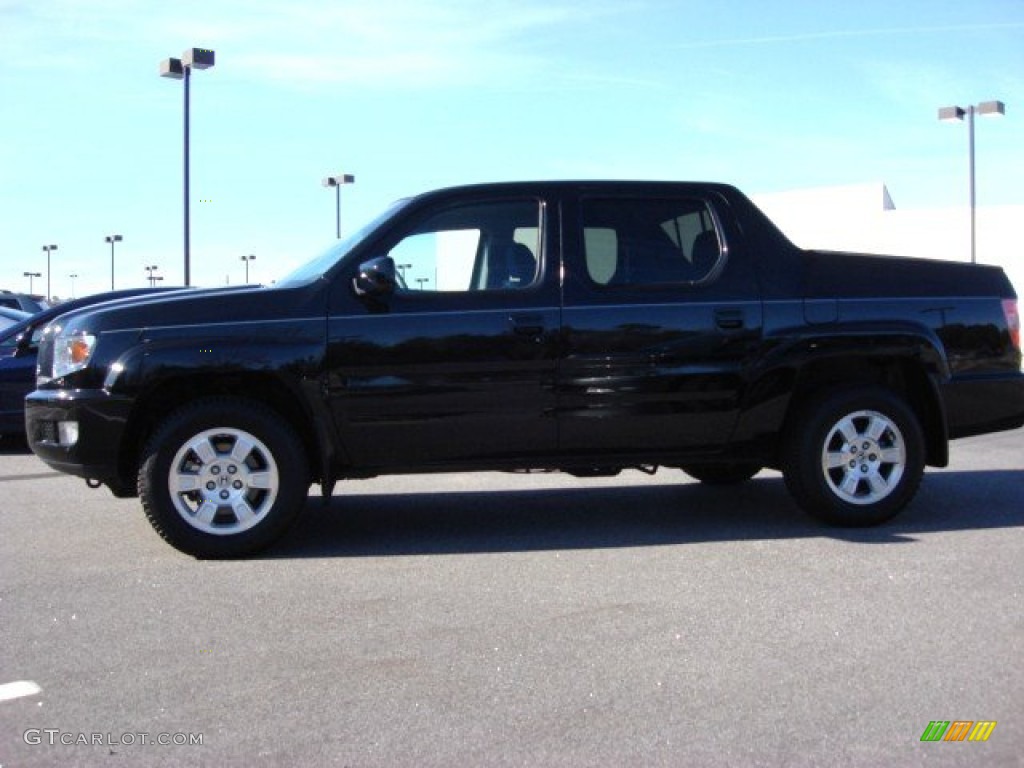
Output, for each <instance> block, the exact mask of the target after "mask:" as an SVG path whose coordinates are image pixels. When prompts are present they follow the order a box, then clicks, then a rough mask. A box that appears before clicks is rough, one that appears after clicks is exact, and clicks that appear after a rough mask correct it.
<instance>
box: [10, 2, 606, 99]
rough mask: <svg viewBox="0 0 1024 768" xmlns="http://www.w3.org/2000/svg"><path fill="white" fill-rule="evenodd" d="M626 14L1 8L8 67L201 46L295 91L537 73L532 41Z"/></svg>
mask: <svg viewBox="0 0 1024 768" xmlns="http://www.w3.org/2000/svg"><path fill="white" fill-rule="evenodd" d="M0 2H3V0H0ZM622 8H623V6H611V5H603V4H602V2H597V3H593V2H591V3H587V2H585V0H554V1H553V2H550V1H549V2H541V1H540V0H519V1H518V2H516V3H514V4H510V3H507V2H496V1H489V0H484V1H481V0H475V1H474V0H431V1H429V2H425V1H424V0H374V2H372V3H370V2H365V0H336V1H335V2H324V1H323V0H291V1H289V0H205V1H204V0H180V1H179V2H175V3H163V4H155V3H152V2H143V0H88V1H87V2H86V1H83V0H46V1H45V2H44V1H42V0H40V1H39V2H34V3H13V4H12V3H10V2H5V3H4V4H3V5H0V19H3V24H2V26H3V27H4V28H5V31H3V32H0V34H2V36H3V37H2V40H3V42H4V44H5V47H6V48H7V50H6V51H5V61H6V62H7V63H6V66H10V67H14V68H18V69H22V70H24V69H51V70H52V69H60V68H67V69H71V68H75V67H80V66H92V67H95V66H102V62H97V61H96V50H97V46H98V45H101V46H102V45H105V46H107V47H108V50H110V52H111V54H112V55H117V56H118V57H121V58H125V57H138V56H143V55H148V56H150V57H153V56H155V57H156V58H157V59H158V58H159V57H161V56H166V55H176V54H177V52H178V51H179V50H180V49H181V48H184V47H186V46H188V45H197V46H210V47H213V48H217V49H219V50H218V52H220V51H221V50H223V51H224V53H223V54H222V57H223V56H224V55H225V54H227V52H228V51H230V52H231V55H232V57H233V58H232V66H233V68H234V69H235V70H236V71H237V72H242V73H244V76H245V77H247V78H250V79H251V78H256V79H267V80H271V81H275V82H279V83H286V84H289V85H293V86H294V87H298V88H308V87H315V85H316V84H317V83H332V82H345V83H349V84H360V83H365V84H366V85H368V86H379V85H381V84H384V85H388V86H394V85H406V84H407V85H411V86H423V85H425V84H433V85H442V86H443V85H451V84H455V85H462V84H466V83H476V82H481V81H484V80H487V81H491V80H492V79H494V78H497V79H508V78H520V77H522V76H524V75H529V74H533V73H535V72H537V71H538V69H539V68H540V67H541V66H542V63H543V56H544V54H543V53H541V52H540V51H538V46H537V44H536V35H535V33H537V32H540V31H544V30H549V29H555V30H559V31H561V30H562V28H563V27H568V25H569V24H570V23H573V24H579V23H580V22H585V21H586V20H587V19H588V18H594V17H596V16H599V15H603V14H607V13H620V12H622ZM143 50H145V51H146V52H145V53H143ZM225 63H227V62H225ZM382 80H383V81H384V82H383V83H382V82H381V81H382Z"/></svg>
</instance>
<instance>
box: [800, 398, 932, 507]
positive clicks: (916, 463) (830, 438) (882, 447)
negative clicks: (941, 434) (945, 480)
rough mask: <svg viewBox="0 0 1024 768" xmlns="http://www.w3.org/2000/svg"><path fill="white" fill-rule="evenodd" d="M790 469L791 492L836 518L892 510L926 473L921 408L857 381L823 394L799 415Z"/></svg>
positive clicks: (906, 498)
mask: <svg viewBox="0 0 1024 768" xmlns="http://www.w3.org/2000/svg"><path fill="white" fill-rule="evenodd" d="M783 472H784V475H785V479H786V485H787V487H788V488H789V491H790V493H791V494H792V495H793V497H794V498H795V499H796V500H797V502H798V503H799V504H800V506H801V507H803V508H804V509H805V510H806V511H807V512H809V513H810V514H811V515H813V516H815V517H817V518H818V519H820V520H823V521H825V522H827V523H831V524H833V525H844V526H865V525H875V524H878V523H881V522H884V521H885V520H888V519H889V518H891V517H893V516H894V515H895V514H896V513H898V512H899V511H900V510H901V509H903V508H904V507H905V506H906V505H907V504H908V503H909V502H910V500H911V499H912V498H913V497H914V494H915V493H916V492H917V488H918V486H919V485H920V482H921V477H922V475H923V474H924V437H923V433H922V430H921V425H920V422H919V421H918V418H917V415H916V414H915V413H914V411H913V410H912V409H911V408H910V407H909V406H908V405H907V404H906V403H905V402H904V401H903V400H902V399H900V398H899V397H897V396H896V395H895V394H893V393H892V392H890V391H889V390H886V389H882V388H878V387H856V388H851V389H846V390H842V391H839V392H832V393H828V394H824V395H821V396H818V397H817V398H815V399H813V400H811V401H810V402H809V403H808V404H807V406H806V407H805V408H804V409H802V410H801V411H800V413H799V415H798V418H796V419H794V422H793V425H792V427H791V428H790V431H789V434H788V436H787V441H786V447H785V456H784V466H783Z"/></svg>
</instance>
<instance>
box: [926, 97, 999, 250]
mask: <svg viewBox="0 0 1024 768" xmlns="http://www.w3.org/2000/svg"><path fill="white" fill-rule="evenodd" d="M975 114H979V115H1005V114H1006V105H1005V104H1004V103H1003V102H1001V101H983V102H981V103H980V104H978V105H977V106H975V105H973V104H972V105H970V106H968V107H967V108H966V109H964V108H963V107H959V106H955V105H954V106H952V107H942V108H941V109H939V120H941V121H942V122H947V123H948V122H954V121H962V120H963V119H964V117H965V116H966V117H967V147H968V187H969V190H968V193H969V196H970V206H971V263H972V264H975V263H977V246H976V232H977V215H976V210H977V206H976V203H975V194H974V115H975Z"/></svg>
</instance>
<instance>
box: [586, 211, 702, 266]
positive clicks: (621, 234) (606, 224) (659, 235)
mask: <svg viewBox="0 0 1024 768" xmlns="http://www.w3.org/2000/svg"><path fill="white" fill-rule="evenodd" d="M581 214H582V221H583V247H584V252H585V256H586V264H587V273H588V276H589V277H590V279H591V280H592V281H593V282H595V283H597V284H599V285H608V286H615V285H658V284H665V283H694V282H700V281H702V280H706V279H708V278H709V277H711V276H712V275H713V274H714V273H715V272H716V270H717V269H718V265H719V262H720V261H721V258H722V247H721V242H722V241H721V239H720V237H719V234H718V230H717V228H716V227H715V220H714V217H713V216H712V214H711V210H710V209H709V208H708V205H707V203H705V202H704V201H703V200H696V199H689V198H683V199H643V198H634V199H630V198H625V199H623V198H614V199H613V198H608V199H601V198H590V199H585V200H584V201H583V203H582V211H581Z"/></svg>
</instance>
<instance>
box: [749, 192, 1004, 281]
mask: <svg viewBox="0 0 1024 768" xmlns="http://www.w3.org/2000/svg"><path fill="white" fill-rule="evenodd" d="M752 198H753V200H754V202H755V203H756V204H757V205H758V207H760V208H761V210H763V211H764V212H765V213H766V214H767V215H768V217H769V218H771V219H772V221H774V222H775V224H776V225H778V227H779V228H780V229H781V230H782V231H783V232H785V233H786V235H787V236H788V237H789V238H790V239H791V240H792V241H793V242H794V243H796V244H797V245H799V246H801V247H802V248H820V249H824V250H833V251H857V252H860V253H885V254H894V255H897V256H918V257H923V258H933V259H943V260H947V261H970V260H971V234H970V233H971V230H970V226H971V225H970V211H969V209H968V208H967V207H966V206H961V207H951V208H920V209H909V208H908V209H899V208H897V207H896V206H895V205H894V204H893V201H892V197H891V196H890V195H889V191H888V190H887V189H886V187H885V184H882V183H881V182H879V183H874V184H859V185H854V186H847V187H821V188H816V189H805V190H795V191H788V192H778V193H773V194H763V195H752ZM976 220H977V226H976V243H977V245H976V254H977V260H978V263H980V264H997V265H999V266H1001V267H1002V268H1003V269H1005V270H1006V273H1007V274H1008V275H1009V276H1010V279H1011V280H1012V281H1013V284H1014V287H1015V288H1016V289H1017V293H1018V294H1021V295H1022V296H1024V205H1003V206H986V207H981V206H979V207H978V208H977V209H976Z"/></svg>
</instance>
